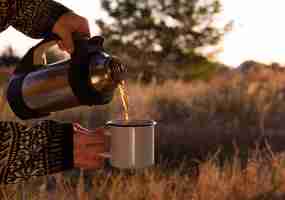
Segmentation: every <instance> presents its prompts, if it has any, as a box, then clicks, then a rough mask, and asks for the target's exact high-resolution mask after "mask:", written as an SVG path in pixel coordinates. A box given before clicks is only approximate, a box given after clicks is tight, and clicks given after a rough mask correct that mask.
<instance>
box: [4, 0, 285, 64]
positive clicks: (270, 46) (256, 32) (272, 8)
mask: <svg viewBox="0 0 285 200" xmlns="http://www.w3.org/2000/svg"><path fill="white" fill-rule="evenodd" d="M58 2H61V3H62V4H64V5H66V6H67V7H69V8H71V9H73V10H74V11H76V12H77V13H79V14H80V15H82V16H85V17H86V18H88V20H89V23H90V27H91V32H92V35H94V34H96V33H98V29H97V27H96V25H95V23H94V20H95V19H97V18H102V17H103V18H104V19H106V18H107V16H106V14H105V13H104V12H102V10H100V1H99V0H92V1H88V3H87V1H79V0H58ZM221 2H222V4H223V8H224V11H223V20H225V21H226V20H234V29H233V30H232V32H231V33H229V34H227V35H226V36H225V38H224V40H223V42H222V46H223V51H222V52H221V53H220V54H219V55H218V60H219V61H221V62H223V63H225V64H228V65H231V66H238V65H239V64H240V63H242V62H243V61H245V60H249V59H250V60H256V61H259V62H265V63H270V62H280V63H282V64H285V25H284V22H283V21H284V19H285V12H284V9H285V1H282V0H272V1H268V0H250V1H248V0H238V1H230V0H221ZM37 42H38V40H32V39H30V38H28V37H26V36H24V35H23V34H21V33H18V32H16V31H15V30H13V29H12V28H9V30H7V31H5V32H4V33H1V34H0V52H1V51H3V49H5V48H6V47H7V46H8V45H12V46H13V48H14V49H15V50H16V53H18V54H20V55H23V54H24V53H25V52H26V51H27V50H28V49H29V48H30V47H31V46H32V45H34V44H35V43H37Z"/></svg>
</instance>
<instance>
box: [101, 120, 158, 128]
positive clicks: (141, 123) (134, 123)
mask: <svg viewBox="0 0 285 200" xmlns="http://www.w3.org/2000/svg"><path fill="white" fill-rule="evenodd" d="M156 124H157V122H156V121H154V120H140V119H139V120H138V119H135V120H122V119H116V120H110V121H108V122H107V123H106V126H107V127H108V126H115V127H146V126H154V125H156Z"/></svg>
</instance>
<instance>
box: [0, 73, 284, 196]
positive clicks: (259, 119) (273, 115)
mask: <svg viewBox="0 0 285 200" xmlns="http://www.w3.org/2000/svg"><path fill="white" fill-rule="evenodd" d="M284 86H285V76H284V74H282V73H276V72H273V71H271V70H267V69H264V70H261V71H259V72H254V73H248V74H241V73H239V72H234V71H233V72H230V73H227V74H223V75H222V76H219V77H216V78H215V79H214V80H211V81H210V82H209V83H204V82H193V83H188V84H186V83H182V82H167V83H165V84H164V85H159V86H158V85H155V84H153V85H148V86H142V85H138V84H130V85H129V86H128V93H129V96H130V105H131V106H130V114H131V117H132V118H144V119H146V118H147V119H155V120H157V121H158V126H157V131H158V132H159V134H160V138H161V140H160V143H161V146H160V150H161V156H162V158H163V161H162V163H161V164H160V165H158V166H156V167H154V168H151V169H147V170H145V171H140V172H130V171H121V172H118V171H117V170H115V169H109V168H106V169H102V170H98V171H94V172H92V175H90V174H89V176H88V177H87V178H85V179H83V177H82V176H81V178H78V176H76V175H72V173H74V174H76V173H75V172H70V173H69V174H65V175H64V178H63V176H62V175H58V176H59V177H60V178H57V181H58V183H57V186H56V189H54V190H53V192H50V193H49V195H50V196H51V195H52V194H53V195H54V196H55V197H54V198H55V199H76V198H77V199H116V200H117V199H154V200H158V199H193V200H194V199H195V200H196V199H197V200H204V199H205V200H209V199H211V200H212V199H217V200H226V199H233V200H235V199H237V200H240V199H249V200H259V199H260V200H261V199H266V200H267V199H284V198H285V181H284V180H285V166H284V164H285V162H284V161H285V157H284V153H283V152H284V149H285V145H284V142H285V135H283V134H284V133H283V132H284V130H285V123H282V122H283V119H285V103H284V100H285V99H284V98H285V96H284V92H285V90H284ZM1 103H3V104H5V102H1ZM122 109H123V108H122V106H121V102H120V101H119V97H118V96H116V97H115V99H114V101H113V102H112V103H111V104H110V105H107V106H101V107H94V108H89V107H84V108H82V107H81V108H76V109H72V110H67V111H64V112H59V113H56V114H53V115H52V116H50V118H52V119H58V120H65V121H77V122H80V123H82V124H83V125H85V126H87V127H89V128H94V127H98V126H102V125H104V123H105V122H106V121H107V120H109V119H114V118H122V117H123V115H122ZM0 117H1V119H2V120H15V118H14V116H13V114H12V113H11V111H10V110H9V108H8V107H7V106H4V108H2V112H1V116H0ZM36 181H37V183H34V182H32V183H29V184H25V185H24V189H23V190H24V191H28V192H27V195H30V197H29V198H28V199H47V198H48V194H47V192H45V191H46V188H45V185H46V184H45V182H46V181H45V180H44V178H43V179H42V180H40V179H38V180H36ZM88 181H89V182H90V183H89V184H88ZM84 183H85V184H84ZM35 185H42V186H38V187H35ZM84 185H88V186H89V187H88V188H84V187H83V186H84ZM15 187H16V186H9V187H8V188H6V190H1V193H0V195H1V196H2V197H1V198H0V199H9V195H12V194H13V191H14V193H15V194H18V193H19V192H18V193H16V192H15ZM17 187H18V186H17ZM18 191H19V188H18ZM35 191H39V192H38V194H36V192H35ZM86 191H87V192H86ZM18 195H19V194H18ZM10 199H15V195H14V196H13V197H11V198H10Z"/></svg>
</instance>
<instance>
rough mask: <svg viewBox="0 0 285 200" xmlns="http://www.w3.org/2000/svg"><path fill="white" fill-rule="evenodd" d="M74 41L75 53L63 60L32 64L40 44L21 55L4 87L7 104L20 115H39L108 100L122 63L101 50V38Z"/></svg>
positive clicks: (97, 103) (120, 73)
mask: <svg viewBox="0 0 285 200" xmlns="http://www.w3.org/2000/svg"><path fill="white" fill-rule="evenodd" d="M46 42H47V41H43V42H42V44H45V43H46ZM75 44H77V46H75V53H74V54H73V55H72V56H71V59H68V60H65V61H61V62H57V63H53V64H50V65H42V66H34V60H35V57H34V56H35V55H37V54H36V53H35V51H36V49H37V48H40V46H41V45H40V44H39V45H38V46H36V47H34V48H33V49H31V50H30V51H29V52H28V53H27V55H26V56H25V57H24V58H23V61H22V62H21V63H20V65H19V66H18V67H17V68H16V70H15V73H14V75H13V76H12V78H11V79H10V81H9V84H8V87H7V100H8V103H9V105H10V107H11V108H12V110H13V111H14V113H15V114H16V115H17V116H18V117H19V118H21V119H31V118H39V117H43V116H46V115H48V114H50V113H51V112H55V111H60V110H64V109H67V108H72V107H76V106H80V105H100V104H106V103H109V102H110V101H111V99H112V97H113V93H114V90H115V89H116V87H117V85H118V83H119V82H120V81H121V79H122V77H121V75H122V74H123V72H124V69H123V66H122V64H121V63H120V61H118V59H116V58H114V57H112V56H110V55H108V54H107V53H106V52H104V50H103V48H102V44H103V41H102V38H101V37H95V38H91V39H89V40H81V41H77V43H75Z"/></svg>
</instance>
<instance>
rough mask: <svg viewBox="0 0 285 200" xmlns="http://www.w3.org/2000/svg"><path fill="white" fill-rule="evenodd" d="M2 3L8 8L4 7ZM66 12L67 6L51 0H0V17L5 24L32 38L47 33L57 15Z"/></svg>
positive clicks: (50, 29)
mask: <svg viewBox="0 0 285 200" xmlns="http://www.w3.org/2000/svg"><path fill="white" fill-rule="evenodd" d="M7 2H9V3H7ZM1 3H2V4H3V12H1V5H2V4H1ZM4 4H5V5H6V7H7V5H8V8H5V9H4ZM67 12H70V10H69V9H68V8H66V7H65V6H63V5H61V4H60V3H57V2H55V1H53V0H0V17H1V20H2V18H3V20H2V21H3V22H4V21H5V23H6V26H7V25H12V26H13V27H14V28H16V29H17V30H19V31H21V32H22V33H24V34H26V35H28V36H30V37H33V38H42V37H44V36H45V35H46V34H49V33H50V32H51V31H52V28H53V26H54V24H55V23H56V21H57V20H58V19H59V17H60V16H62V15H63V14H65V13H67ZM1 13H2V14H1ZM2 26H5V25H3V24H2Z"/></svg>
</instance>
